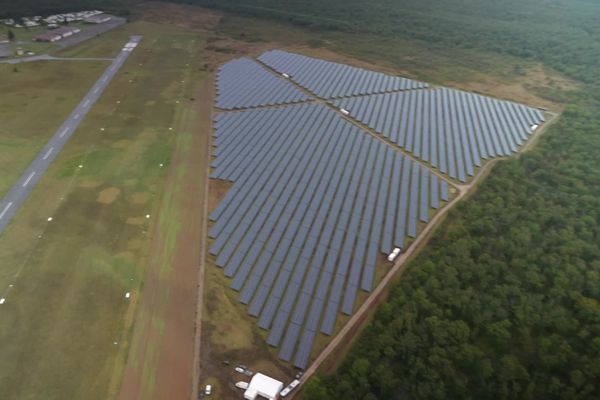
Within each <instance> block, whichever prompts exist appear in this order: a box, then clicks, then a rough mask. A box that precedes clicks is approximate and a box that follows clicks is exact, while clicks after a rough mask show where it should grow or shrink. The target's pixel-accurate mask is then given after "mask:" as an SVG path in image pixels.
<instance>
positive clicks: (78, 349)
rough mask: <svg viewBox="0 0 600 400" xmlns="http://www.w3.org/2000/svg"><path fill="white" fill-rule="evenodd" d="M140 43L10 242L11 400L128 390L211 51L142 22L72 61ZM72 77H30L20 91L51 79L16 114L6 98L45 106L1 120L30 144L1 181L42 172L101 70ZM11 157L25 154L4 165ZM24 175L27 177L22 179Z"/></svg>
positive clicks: (3, 368) (3, 370)
mask: <svg viewBox="0 0 600 400" xmlns="http://www.w3.org/2000/svg"><path fill="white" fill-rule="evenodd" d="M134 33H135V34H143V35H144V40H143V41H142V43H141V44H140V46H138V47H137V49H136V50H135V51H134V52H133V53H132V55H131V57H130V59H129V60H128V61H127V63H126V64H125V66H124V67H123V69H121V71H120V72H119V73H118V74H117V75H116V76H115V79H114V80H113V82H112V83H111V84H110V86H109V87H108V88H107V91H106V92H105V93H104V94H103V96H102V97H101V98H100V100H99V101H98V103H97V104H96V105H95V106H94V107H93V108H92V110H91V111H90V113H89V114H88V115H87V117H86V118H85V120H84V121H83V122H82V125H81V126H80V127H79V129H78V130H77V131H76V133H75V135H74V136H73V137H72V139H71V141H70V142H69V143H68V144H67V145H66V146H65V148H64V150H63V151H62V153H61V154H60V155H59V157H58V158H57V159H56V160H55V162H54V163H53V165H52V166H51V167H50V169H49V170H48V172H47V173H46V175H45V176H44V177H43V178H42V180H41V181H40V183H39V185H38V186H37V187H36V188H35V190H34V191H33V192H32V195H31V197H30V198H29V199H28V200H27V201H26V203H25V204H24V206H23V208H22V209H21V211H20V212H19V214H17V216H16V218H15V219H14V220H13V222H12V223H11V225H10V226H9V227H8V229H7V230H6V231H5V233H4V234H3V235H2V236H0V266H1V267H0V295H1V296H2V297H6V303H5V304H3V305H2V306H1V310H0V311H1V313H2V317H1V318H0V342H1V343H2V346H1V347H0V360H2V362H1V363H0V388H1V389H0V392H1V395H0V397H1V398H2V399H19V400H20V399H44V400H47V399H86V400H93V399H102V400H104V399H107V398H113V397H114V395H115V393H116V391H117V390H118V386H119V382H120V377H121V372H122V368H123V365H124V363H125V359H126V356H127V351H128V342H129V339H130V335H131V326H132V322H133V315H134V311H135V305H136V302H137V299H138V296H139V290H140V289H141V286H142V278H143V276H144V266H145V261H146V260H145V258H144V257H145V254H147V253H148V249H149V246H150V243H149V237H150V235H151V229H152V226H153V223H154V221H155V220H156V217H157V210H158V207H159V203H160V199H161V196H162V190H163V187H164V183H165V176H166V171H167V169H168V167H169V159H170V157H171V154H172V152H173V149H174V144H175V142H176V135H177V133H176V129H175V130H173V131H170V130H169V129H168V128H169V127H171V126H177V125H174V118H175V116H176V115H177V109H178V107H179V105H178V103H176V101H181V102H184V101H189V100H188V99H189V91H188V89H189V86H190V85H191V84H197V82H191V81H187V82H185V83H181V79H183V77H184V76H189V73H190V71H192V70H193V71H197V70H198V63H199V60H200V59H201V57H198V54H199V51H201V49H202V47H203V46H202V44H201V41H202V40H203V38H202V36H200V35H199V34H198V32H193V31H186V30H183V29H178V28H175V27H171V26H164V25H157V24H150V23H144V22H139V23H137V22H136V23H131V24H128V25H127V26H125V27H123V28H119V29H117V30H115V31H114V32H111V33H110V34H109V35H110V36H109V35H106V36H102V37H100V38H97V39H94V40H92V41H90V42H88V43H84V44H82V45H80V46H78V47H76V48H74V49H73V50H72V51H73V52H74V53H77V52H80V53H86V52H93V51H94V49H97V48H101V49H104V50H106V51H108V52H109V53H110V54H108V55H112V54H116V53H117V52H118V51H119V49H120V48H121V46H122V44H123V43H124V42H125V40H126V38H127V37H128V36H129V35H130V34H134ZM140 64H141V65H142V66H140ZM60 65H63V63H60ZM64 65H68V66H67V68H69V71H70V70H71V69H72V73H68V74H67V73H65V74H60V73H57V68H59V67H58V66H59V64H54V63H34V64H27V65H23V66H19V67H18V68H19V70H20V72H19V74H16V75H18V79H23V80H25V78H26V77H27V76H28V75H29V74H26V73H25V71H30V70H31V71H37V73H36V76H38V77H39V76H46V77H47V78H46V79H45V80H44V79H43V78H39V79H40V80H39V81H35V80H34V81H32V82H31V83H30V85H32V87H35V86H40V87H41V86H43V87H44V91H43V92H42V93H41V94H40V93H36V92H35V91H33V92H32V91H27V90H25V89H23V92H19V90H21V89H20V88H19V87H20V86H27V85H25V84H24V83H23V82H24V81H19V82H20V83H19V84H17V83H14V84H15V85H16V89H14V90H16V91H17V92H19V93H21V94H19V97H18V100H14V101H13V102H11V101H10V100H9V99H7V98H6V97H7V96H4V91H2V93H3V95H2V96H1V99H0V101H2V102H7V103H9V104H15V105H16V104H24V103H25V102H31V101H33V103H32V104H29V105H28V106H27V108H19V107H16V106H15V107H10V109H7V108H6V107H0V109H1V112H2V113H3V114H0V115H2V120H3V122H4V120H8V121H9V122H10V121H12V122H11V123H12V124H13V126H14V127H15V128H11V131H12V130H13V129H16V128H17V127H23V128H22V129H24V127H27V129H28V130H27V132H29V133H28V136H27V137H23V138H19V137H18V136H17V135H16V134H13V135H12V136H10V135H9V136H7V137H8V138H10V141H8V140H7V144H4V142H2V143H3V147H2V154H3V158H2V164H1V165H2V167H3V168H4V166H5V165H9V164H10V163H11V162H12V161H11V160H13V161H14V159H18V158H21V157H25V156H24V155H26V156H27V157H29V158H31V156H32V155H33V154H35V151H36V149H37V148H38V147H39V146H40V144H41V143H43V142H44V140H46V139H47V138H48V137H49V135H50V134H51V132H52V131H53V129H54V126H55V125H57V124H59V123H60V121H62V119H63V118H64V117H65V116H66V114H67V113H68V112H69V111H70V109H71V108H72V107H73V106H74V105H75V104H76V102H77V101H78V99H80V98H81V96H82V95H83V93H84V92H85V91H86V90H87V89H88V88H89V87H90V86H91V84H92V82H93V81H94V80H95V79H97V77H98V76H99V75H100V73H101V71H102V68H103V64H102V63H95V64H89V63H81V62H77V63H73V64H64ZM3 72H5V73H10V74H12V72H10V71H3ZM11 79H13V78H12V75H11ZM14 79H17V78H14ZM6 84H7V83H6V82H5V80H4V79H2V80H0V85H6ZM0 88H2V86H0ZM0 90H1V89H0ZM35 96H37V99H32V97H35ZM61 99H63V100H61ZM117 101H119V102H120V103H117ZM69 102H70V105H68V104H67V103H69ZM63 103H64V104H63ZM35 105H37V107H36V106H35ZM5 128H6V125H5V124H4V123H3V125H2V128H1V129H5ZM100 128H105V130H104V131H101V130H100ZM37 130H43V132H36V131H37ZM3 132H4V131H3ZM5 136H6V135H3V136H2V137H3V138H4V137H5ZM10 146H12V148H14V149H16V150H14V151H6V149H7V148H8V147H10ZM36 146H37V147H36ZM17 152H19V153H20V154H21V156H19V154H17ZM26 164H27V162H26V161H22V166H21V167H19V168H16V167H15V168H14V171H15V174H18V172H20V170H21V169H22V167H24V166H25V165H26ZM80 164H81V165H82V166H83V167H82V168H78V165H80ZM159 164H163V167H161V166H160V165H159ZM11 168H12V167H11ZM12 171H13V169H11V172H12ZM2 176H3V179H5V178H4V174H3V175H2ZM5 180H6V181H7V182H8V181H9V180H10V179H9V178H6V179H5ZM3 184H4V185H6V183H4V182H3ZM146 214H150V216H151V217H150V218H149V219H147V218H146V217H145V216H146ZM49 216H52V217H53V221H52V222H48V221H47V218H48V217H49ZM126 292H131V293H132V297H131V299H130V300H126V299H125V297H124V295H125V293H126Z"/></svg>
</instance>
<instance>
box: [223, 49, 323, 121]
mask: <svg viewBox="0 0 600 400" xmlns="http://www.w3.org/2000/svg"><path fill="white" fill-rule="evenodd" d="M306 100H311V97H310V96H308V95H306V94H305V93H303V92H302V91H301V90H299V89H298V88H296V87H295V86H294V85H293V84H292V83H290V82H288V81H287V80H285V79H283V78H279V77H277V76H275V75H273V74H272V73H271V72H269V71H267V70H266V69H265V68H264V67H263V66H261V65H260V64H258V63H257V62H255V61H253V60H251V59H249V58H240V59H236V60H233V61H230V62H228V63H226V64H224V65H223V66H221V68H220V69H219V71H218V73H217V100H216V104H217V107H220V108H222V109H227V110H233V109H241V108H250V107H259V106H266V105H277V104H289V103H297V102H300V101H306Z"/></svg>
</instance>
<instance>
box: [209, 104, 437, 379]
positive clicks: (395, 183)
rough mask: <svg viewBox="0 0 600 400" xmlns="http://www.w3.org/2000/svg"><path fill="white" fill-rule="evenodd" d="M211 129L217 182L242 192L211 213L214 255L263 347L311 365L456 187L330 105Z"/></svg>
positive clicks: (223, 117)
mask: <svg viewBox="0 0 600 400" xmlns="http://www.w3.org/2000/svg"><path fill="white" fill-rule="evenodd" d="M214 127H215V140H214V146H215V149H214V155H215V156H216V157H215V159H214V161H213V163H212V167H213V172H212V175H211V177H212V178H216V179H222V180H228V181H232V182H234V184H233V186H232V187H231V188H230V189H229V191H228V192H227V194H226V195H225V197H224V199H223V200H222V201H221V202H220V203H219V205H218V206H217V208H216V209H215V210H214V211H213V212H212V213H211V214H210V219H211V221H214V225H213V226H212V228H211V229H210V232H209V236H210V237H211V238H214V242H213V244H212V246H211V248H210V250H209V252H210V253H211V254H213V255H215V256H216V264H217V265H218V266H220V267H223V268H224V272H225V274H226V276H228V277H231V278H232V283H231V287H232V288H233V289H235V290H237V291H239V292H240V301H241V302H242V303H244V304H248V305H249V308H248V312H249V314H251V315H253V316H256V317H258V324H259V326H260V327H261V328H264V329H267V330H269V335H268V339H267V342H268V343H269V344H270V345H272V346H279V347H280V351H279V356H280V357H281V358H282V359H284V360H287V361H292V362H293V363H294V365H296V366H298V367H300V368H305V367H306V366H307V364H308V360H309V356H310V352H311V349H312V344H313V341H314V339H315V336H316V335H317V333H318V332H319V331H321V332H323V333H325V334H328V335H331V334H332V333H333V330H334V325H335V321H336V317H337V315H338V313H339V312H340V311H341V312H343V313H345V314H351V313H352V311H353V308H354V304H355V300H356V295H357V292H358V290H359V288H360V289H362V290H365V291H369V290H371V289H372V287H373V280H374V274H375V266H376V262H377V256H378V254H380V253H381V252H383V253H386V254H387V253H390V252H391V250H392V249H393V248H394V247H400V248H402V247H404V244H405V237H406V236H409V237H415V236H416V235H417V231H418V224H419V222H427V221H428V220H429V217H430V213H432V212H434V211H435V209H436V208H438V207H439V206H440V202H441V201H444V200H447V199H448V183H447V182H446V181H444V180H442V179H439V178H438V177H437V176H436V175H435V174H432V173H430V172H429V170H428V169H426V168H424V167H423V166H421V165H420V164H419V163H417V162H415V161H412V160H411V159H410V158H408V157H405V156H403V155H402V154H401V153H399V152H398V151H396V150H394V149H393V148H392V147H391V146H389V145H386V144H385V143H383V142H382V141H379V140H377V139H375V138H373V137H372V136H371V135H370V134H368V133H366V132H364V131H363V130H362V129H360V128H359V127H357V126H355V125H354V124H352V123H351V122H349V121H347V120H345V119H344V118H342V117H341V116H340V114H339V113H337V112H336V111H334V110H332V109H331V108H329V107H327V106H324V105H322V104H317V103H306V104H298V105H291V106H286V107H282V108H264V109H255V110H248V111H242V112H238V113H222V114H219V115H218V116H217V118H216V119H215V123H214Z"/></svg>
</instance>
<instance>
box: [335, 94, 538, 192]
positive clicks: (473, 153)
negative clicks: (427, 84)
mask: <svg viewBox="0 0 600 400" xmlns="http://www.w3.org/2000/svg"><path fill="white" fill-rule="evenodd" d="M332 103H333V104H334V105H335V106H337V107H340V108H344V109H346V110H348V111H349V112H350V115H351V116H352V117H353V118H354V119H356V120H358V121H360V122H362V123H364V124H365V125H367V126H369V127H370V128H371V129H373V130H375V131H376V132H378V133H380V134H382V135H384V136H385V137H387V138H388V139H390V140H391V141H392V142H394V143H396V144H397V145H398V146H400V147H402V148H404V149H405V150H407V151H409V152H411V153H412V154H414V155H415V156H416V157H418V158H419V159H422V160H424V161H427V162H429V163H430V164H431V165H432V166H434V167H436V168H438V169H439V171H440V172H442V173H444V174H448V175H449V176H450V177H452V178H455V179H458V180H460V181H465V180H466V179H467V175H468V176H473V175H474V169H475V167H478V166H480V165H481V160H482V159H489V158H493V157H499V156H508V155H510V154H511V153H512V152H515V151H517V149H518V148H519V146H520V145H521V144H523V142H524V141H525V140H526V139H527V136H528V135H529V134H530V133H531V132H532V126H533V125H538V124H540V123H541V122H543V121H544V116H543V114H542V113H541V112H540V111H539V110H537V109H534V108H531V107H527V106H524V105H521V104H516V103H512V102H509V101H502V100H496V99H492V98H490V97H485V96H480V95H477V94H472V93H467V92H462V91H459V90H453V89H445V88H443V89H435V90H417V91H410V92H396V93H386V94H378V95H370V96H363V97H355V98H346V99H340V100H334V101H333V102H332Z"/></svg>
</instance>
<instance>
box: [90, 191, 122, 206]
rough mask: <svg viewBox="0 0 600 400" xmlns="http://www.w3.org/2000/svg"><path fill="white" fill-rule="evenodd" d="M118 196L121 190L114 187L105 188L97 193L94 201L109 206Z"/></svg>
mask: <svg viewBox="0 0 600 400" xmlns="http://www.w3.org/2000/svg"><path fill="white" fill-rule="evenodd" d="M119 194H121V190H120V189H118V188H116V187H110V188H106V189H104V190H102V191H101V192H100V193H98V198H97V199H96V201H97V202H98V203H102V204H110V203H112V202H113V201H115V200H116V199H117V197H119Z"/></svg>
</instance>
